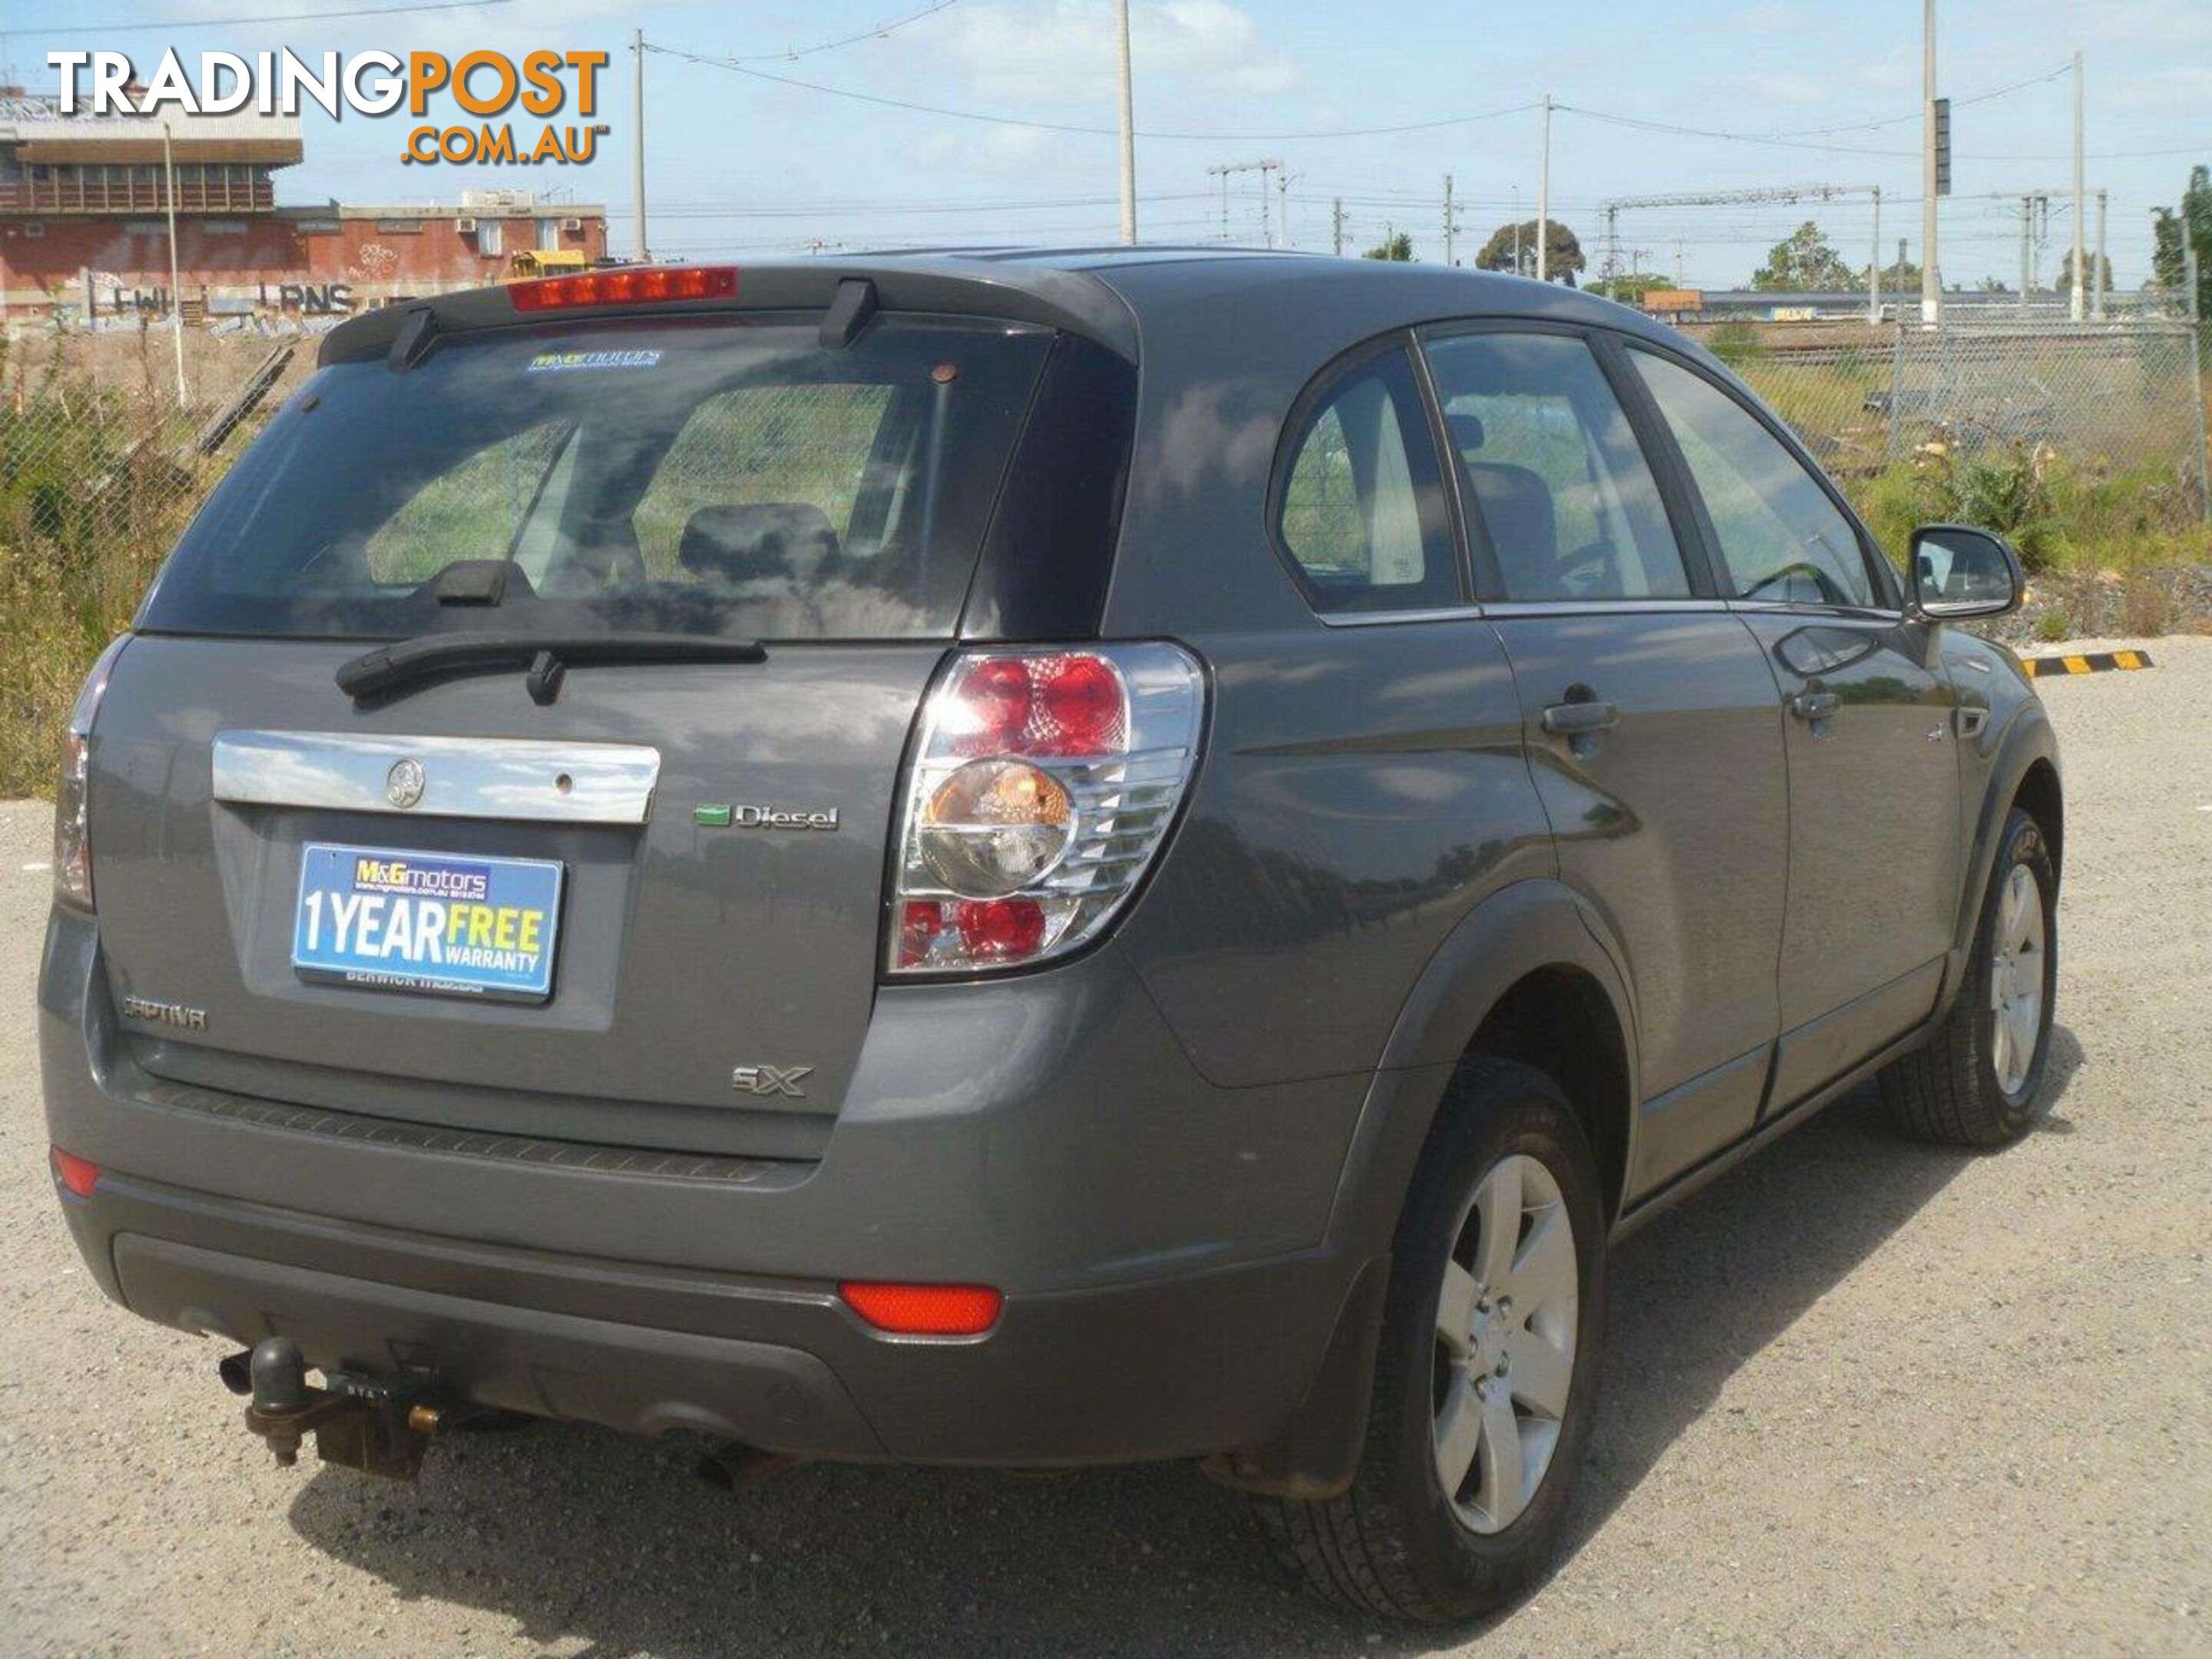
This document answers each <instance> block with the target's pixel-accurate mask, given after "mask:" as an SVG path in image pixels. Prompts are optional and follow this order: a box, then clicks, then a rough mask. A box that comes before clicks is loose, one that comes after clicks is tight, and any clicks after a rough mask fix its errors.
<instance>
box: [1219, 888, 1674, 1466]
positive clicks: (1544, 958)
mask: <svg viewBox="0 0 2212 1659" xmlns="http://www.w3.org/2000/svg"><path fill="white" fill-rule="evenodd" d="M1636 1029H1637V1028H1636V1019H1635V1012H1634V1005H1633V1003H1632V1000H1631V994H1630V991H1629V982H1628V979H1627V976H1626V974H1625V972H1624V971H1623V970H1622V968H1621V965H1620V957H1619V955H1618V954H1617V947H1616V946H1615V945H1613V944H1612V943H1611V941H1610V936H1609V934H1608V933H1607V930H1606V929H1605V927H1604V924H1603V921H1602V920H1601V918H1600V917H1599V915H1597V913H1596V912H1595V910H1594V909H1593V908H1591V907H1590V905H1589V903H1588V902H1586V901H1585V900H1583V898H1582V897H1581V896H1578V895H1577V894H1576V893H1575V892H1574V890H1572V889H1571V888H1569V887H1566V886H1565V885H1564V884H1561V883H1559V882H1557V881H1553V880H1548V879H1547V880H1531V881H1524V882H1518V883H1516V884H1513V885H1511V886H1509V887H1505V888H1503V889H1501V890H1499V891H1498V892H1496V893H1494V894H1492V895H1491V896H1489V897H1488V898H1486V899H1485V900H1484V901H1482V902H1481V903H1480V904H1478V905H1477V906H1476V907H1475V908H1474V909H1473V910H1472V911H1470V912H1469V913H1468V915H1467V916H1466V917H1464V918H1463V919H1462V921H1461V922H1460V923H1459V925H1458V926H1457V927H1455V928H1454V929H1453V931H1452V932H1451V933H1449V935H1447V936H1446V938H1445V939H1444V942H1443V944H1442V945H1440V946H1438V947H1437V951H1436V953H1435V954H1434V955H1433V956H1431V957H1430V959H1429V962H1428V963H1427V965H1426V967H1425V968H1424V969H1423V970H1422V973H1421V975H1420V977H1419V980H1418V981H1415V983H1414V986H1413V990H1412V992H1411V993H1410V994H1408V995H1407V999H1406V1001H1405V1004H1404V1006H1403V1007H1402V1008H1401V1012H1400V1013H1399V1017H1398V1021H1397V1024H1396V1025H1395V1027H1394V1028H1393V1030H1392V1031H1391V1034H1390V1037H1389V1041H1388V1042H1386V1043H1385V1044H1384V1046H1383V1054H1382V1057H1381V1059H1380V1060H1379V1062H1378V1064H1377V1066H1376V1072H1375V1075H1374V1078H1373V1079H1372V1081H1371V1082H1370V1085H1369V1087H1368V1092H1367V1098H1366V1101H1365V1103H1364V1105H1363V1106H1362V1108H1361V1109H1360V1115H1359V1121H1358V1126H1357V1127H1356V1128H1355V1129H1354V1130H1353V1133H1352V1145H1351V1148H1350V1150H1349V1152H1347V1153H1346V1158H1345V1164H1344V1170H1343V1173H1342V1175H1341V1176H1340V1178H1339V1181H1338V1184H1337V1194H1336V1200H1335V1204H1334V1209H1333V1212H1332V1213H1331V1216H1330V1221H1329V1229H1328V1237H1329V1242H1330V1243H1331V1244H1332V1245H1333V1246H1334V1247H1335V1248H1336V1249H1340V1250H1342V1251H1343V1252H1344V1254H1345V1255H1346V1256H1348V1257H1351V1258H1352V1259H1353V1260H1355V1261H1358V1262H1359V1263H1360V1264H1361V1266H1360V1268H1359V1271H1358V1274H1357V1276H1356V1278H1355V1279H1354V1280H1353V1282H1352V1288H1351V1290H1350V1291H1348V1292H1347V1294H1346V1297H1345V1301H1344V1304H1343V1306H1342V1308H1341V1309H1340V1311H1339V1313H1338V1316H1337V1322H1336V1330H1335V1334H1334V1336H1333V1337H1332V1338H1331V1340H1330V1343H1329V1346H1328V1352H1327V1354H1326V1355H1325V1356H1324V1358H1323V1360H1322V1367H1321V1371H1320V1374H1319V1375H1318V1376H1316V1378H1315V1380H1314V1382H1313V1383H1312V1386H1311V1387H1310V1389H1308V1391H1307V1395H1306V1398H1305V1401H1304V1404H1303V1405H1301V1406H1300V1407H1299V1408H1298V1410H1297V1412H1296V1413H1293V1415H1292V1417H1291V1420H1290V1421H1289V1422H1288V1423H1287V1424H1286V1425H1285V1426H1284V1428H1283V1430H1282V1431H1281V1432H1280V1433H1279V1435H1278V1436H1276V1437H1275V1438H1274V1439H1273V1441H1271V1442H1270V1443H1267V1445H1264V1446H1259V1447H1250V1448H1244V1449H1238V1450H1236V1451H1231V1452H1223V1453H1219V1454H1217V1455H1215V1456H1213V1457H1211V1458H1208V1459H1207V1460H1206V1462H1205V1463H1204V1465H1203V1468H1205V1470H1206V1473H1207V1474H1210V1475H1212V1477H1213V1478H1214V1479H1216V1480H1220V1481H1222V1482H1224V1483H1225V1484H1226V1485H1229V1486H1237V1487H1241V1488H1243V1490H1245V1491H1248V1492H1266V1493H1271V1494H1273V1495H1275V1496H1278V1497H1285V1498H1329V1497H1334V1496H1336V1495H1338V1494H1340V1493H1341V1492H1344V1491H1345V1490H1346V1488H1347V1487H1348V1486H1350V1485H1351V1484H1352V1477H1353V1476H1354V1475H1355V1474H1357V1473H1358V1466H1359V1457H1360V1449H1361V1447H1362V1446H1363V1445H1364V1441H1365V1437H1366V1431H1367V1411H1368V1397H1369V1392H1370V1379H1371V1377H1372V1376H1373V1373H1374V1368H1375V1357H1376V1342H1377V1340H1378V1338H1379V1336H1380V1334H1381V1330H1382V1323H1383V1304H1384V1293H1385V1291H1386V1290H1387V1287H1388V1282H1389V1261H1390V1247H1391V1243H1392V1240H1393V1238H1394V1237H1395V1233H1396V1231H1397V1227H1398V1219H1399V1216H1400V1214H1401V1212H1402V1211H1403V1209H1404V1207H1405V1203H1406V1197H1407V1192H1408V1191H1409V1190H1410V1188H1412V1185H1413V1176H1414V1172H1415V1170H1417V1169H1418V1168H1419V1164H1420V1159H1421V1154H1422V1152H1423V1150H1424V1149H1425V1146H1427V1143H1428V1139H1429V1135H1430V1133H1431V1130H1432V1129H1433V1128H1434V1127H1435V1126H1436V1121H1437V1114H1438V1112H1439V1111H1440V1110H1441V1109H1443V1103H1444V1099H1445V1097H1446V1094H1447V1092H1448V1091H1449V1089H1450V1087H1451V1084H1452V1080H1453V1076H1454V1074H1455V1072H1456V1071H1457V1070H1458V1068H1459V1066H1460V1064H1461V1062H1462V1060H1465V1059H1466V1058H1468V1056H1469V1055H1471V1054H1479V1053H1489V1054H1492V1057H1494V1058H1498V1059H1503V1060H1516V1061H1518V1062H1520V1063H1522V1064H1525V1065H1530V1066H1534V1067H1535V1068H1536V1069H1538V1070H1540V1071H1542V1072H1544V1073H1547V1075H1549V1076H1550V1077H1551V1078H1552V1079H1553V1080H1554V1081H1555V1082H1557V1083H1558V1084H1559V1086H1560V1089H1561V1091H1563V1092H1564V1093H1565V1094H1566V1096H1567V1097H1568V1099H1569V1100H1570V1101H1571V1102H1572V1103H1574V1105H1575V1109H1576V1111H1577V1114H1578V1115H1581V1116H1582V1117H1583V1121H1584V1124H1585V1127H1587V1128H1588V1129H1589V1132H1590V1136H1591V1141H1592V1146H1593V1150H1594V1151H1595V1152H1596V1153H1597V1156H1598V1165H1599V1170H1600V1171H1601V1175H1602V1176H1603V1177H1604V1179H1605V1182H1606V1186H1607V1191H1606V1193H1605V1204H1606V1218H1607V1224H1608V1225H1611V1224H1612V1223H1613V1222H1614V1221H1615V1220H1617V1218H1618V1217H1619V1212H1620V1201H1621V1195H1622V1194H1621V1188H1622V1185H1623V1181H1624V1178H1625V1176H1626V1170H1628V1168H1629V1167H1631V1165H1630V1159H1631V1157H1632V1146H1631V1144H1630V1143H1631V1137H1632V1136H1633V1134H1634V1133H1635V1122H1636V1112H1635V1108H1634V1102H1635V1099H1636V1040H1635V1033H1636Z"/></svg>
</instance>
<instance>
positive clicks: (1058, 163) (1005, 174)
mask: <svg viewBox="0 0 2212 1659" xmlns="http://www.w3.org/2000/svg"><path fill="white" fill-rule="evenodd" d="M907 158H908V160H909V161H913V162H914V163H915V165H917V166H920V167H960V168H964V169H965V170H966V171H968V172H970V173H983V174H987V175H990V176H993V177H996V178H1004V179H1023V180H1024V181H1026V182H1028V183H1030V184H1031V185H1034V184H1035V183H1036V181H1037V180H1038V179H1046V178H1049V179H1054V180H1056V181H1066V180H1069V179H1079V178H1084V177H1087V176H1090V175H1093V174H1099V173H1108V172H1111V171H1112V169H1113V157H1112V156H1110V155H1106V154H1105V153H1104V152H1103V151H1102V150H1101V149H1100V147H1099V145H1098V144H1097V142H1096V141H1085V140H1080V139H1075V138H1072V137H1069V136H1068V135H1067V134H1066V133H1060V132H1048V131H1045V130H1044V129H1043V128H1042V127H1006V126H994V127H981V128H976V127H963V129H961V130H960V131H957V132H954V131H947V130H945V129H943V128H939V129H938V130H937V131H932V132H925V133H924V134H922V135H921V137H919V138H917V139H915V141H914V143H912V144H910V145H908V147H907Z"/></svg>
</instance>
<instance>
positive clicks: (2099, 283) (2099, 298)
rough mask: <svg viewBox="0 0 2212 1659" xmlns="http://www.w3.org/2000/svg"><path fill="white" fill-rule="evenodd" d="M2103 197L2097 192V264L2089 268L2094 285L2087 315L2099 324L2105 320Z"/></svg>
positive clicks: (2102, 192)
mask: <svg viewBox="0 0 2212 1659" xmlns="http://www.w3.org/2000/svg"><path fill="white" fill-rule="evenodd" d="M2105 195H2106V192H2105V191H2101V190H2100V191H2098V192H2097V263H2096V264H2093V265H2092V266H2090V267H2089V270H2090V271H2091V280H2092V281H2093V283H2095V284H2096V287H2095V289H2094V290H2093V293H2092V295H2091V301H2090V307H2089V314H2090V315H2091V316H2092V317H2093V318H2095V319H2097V320H2098V321H2099V322H2100V323H2101V322H2103V321H2104V320H2105V205H2106V203H2105Z"/></svg>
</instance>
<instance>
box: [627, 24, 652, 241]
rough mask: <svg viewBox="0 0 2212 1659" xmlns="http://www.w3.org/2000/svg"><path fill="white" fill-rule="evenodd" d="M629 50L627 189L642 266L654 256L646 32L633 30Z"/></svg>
mask: <svg viewBox="0 0 2212 1659" xmlns="http://www.w3.org/2000/svg"><path fill="white" fill-rule="evenodd" d="M629 49H630V53H631V55H632V56H633V57H635V58H636V59H637V62H636V64H635V65H634V66H633V71H632V75H631V82H630V119H631V127H630V145H629V190H630V197H631V199H632V200H633V201H635V203H636V204H637V226H636V228H637V258H638V263H639V264H644V263H645V262H646V261H647V259H649V258H652V257H653V256H652V255H651V254H649V253H647V252H646V244H645V31H644V30H643V29H632V30H631V31H630V33H629Z"/></svg>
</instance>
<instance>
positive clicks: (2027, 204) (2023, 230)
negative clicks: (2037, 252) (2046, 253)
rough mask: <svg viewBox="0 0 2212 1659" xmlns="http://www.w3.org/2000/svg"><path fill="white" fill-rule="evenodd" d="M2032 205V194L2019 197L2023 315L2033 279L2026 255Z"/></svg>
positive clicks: (2021, 312)
mask: <svg viewBox="0 0 2212 1659" xmlns="http://www.w3.org/2000/svg"><path fill="white" fill-rule="evenodd" d="M2034 205H2035V197H2033V196H2023V197H2021V198H2020V314H2021V316H2023V317H2025V316H2027V290H2028V289H2029V288H2030V287H2031V286H2032V285H2033V283H2034V280H2035V273H2034V270H2033V268H2032V267H2031V266H2030V265H2029V264H2028V255H2027V222H2028V217H2029V216H2030V215H2031V214H2032V213H2033V211H2034Z"/></svg>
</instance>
